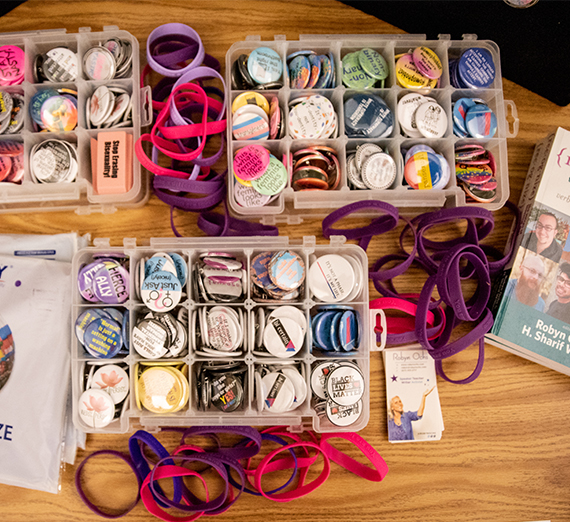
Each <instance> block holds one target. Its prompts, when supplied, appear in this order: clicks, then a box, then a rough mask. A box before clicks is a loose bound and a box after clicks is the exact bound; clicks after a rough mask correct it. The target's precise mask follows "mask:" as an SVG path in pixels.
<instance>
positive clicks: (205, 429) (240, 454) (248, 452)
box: [181, 426, 261, 460]
mask: <svg viewBox="0 0 570 522" xmlns="http://www.w3.org/2000/svg"><path fill="white" fill-rule="evenodd" d="M212 433H213V434H218V433H229V434H231V435H240V436H241V437H245V438H246V439H248V440H250V441H251V442H252V445H251V446H245V447H233V448H223V447H222V448H219V449H218V451H217V453H218V454H219V455H224V456H226V457H230V458H233V459H236V460H239V459H247V458H249V457H253V456H255V455H257V454H258V453H259V450H260V449H261V434H260V433H259V431H257V430H256V429H255V428H252V427H250V426H193V427H191V428H188V429H187V430H185V431H184V433H183V434H182V442H181V443H182V444H185V441H186V439H187V438H188V437H194V436H197V435H200V436H202V435H206V434H212Z"/></svg>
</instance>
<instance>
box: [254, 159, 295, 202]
mask: <svg viewBox="0 0 570 522" xmlns="http://www.w3.org/2000/svg"><path fill="white" fill-rule="evenodd" d="M288 179H289V176H288V174H287V169H286V168H285V166H284V165H283V163H281V162H280V161H279V160H278V159H277V158H276V157H275V156H273V155H271V156H270V158H269V164H268V165H267V169H266V170H265V172H264V173H263V175H262V176H260V177H259V178H256V179H253V180H251V185H252V187H253V188H254V189H255V190H256V191H257V192H259V193H260V194H262V195H265V196H275V195H276V194H279V193H280V192H281V191H282V190H283V189H284V188H285V187H286V186H287V181H288Z"/></svg>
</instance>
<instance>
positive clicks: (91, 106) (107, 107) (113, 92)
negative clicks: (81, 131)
mask: <svg viewBox="0 0 570 522" xmlns="http://www.w3.org/2000/svg"><path fill="white" fill-rule="evenodd" d="M85 120H86V123H87V128H88V129H91V128H96V129H99V128H103V129H108V128H111V127H112V128H118V127H132V125H133V99H132V97H131V95H130V94H129V92H128V91H127V90H126V89H124V88H123V87H121V86H118V85H109V86H106V85H101V86H99V87H97V89H95V92H93V94H92V95H91V96H90V97H89V98H87V102H86V103H85Z"/></svg>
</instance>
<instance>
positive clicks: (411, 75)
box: [396, 54, 430, 89]
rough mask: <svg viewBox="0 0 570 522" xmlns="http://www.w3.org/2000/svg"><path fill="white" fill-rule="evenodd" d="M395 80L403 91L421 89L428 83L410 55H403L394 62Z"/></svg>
mask: <svg viewBox="0 0 570 522" xmlns="http://www.w3.org/2000/svg"><path fill="white" fill-rule="evenodd" d="M396 80H397V81H398V83H399V84H400V85H401V86H402V87H404V89H421V88H423V87H426V86H427V84H428V83H429V81H430V80H429V78H426V77H425V76H424V75H422V74H421V73H420V72H419V71H418V68H417V67H416V65H415V64H414V60H413V58H412V55H411V54H405V55H404V56H402V57H401V58H400V59H399V60H398V61H397V62H396Z"/></svg>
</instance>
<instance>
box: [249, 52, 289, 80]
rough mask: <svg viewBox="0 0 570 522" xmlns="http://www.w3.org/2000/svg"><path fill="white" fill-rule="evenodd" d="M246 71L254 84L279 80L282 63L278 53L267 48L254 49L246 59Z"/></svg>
mask: <svg viewBox="0 0 570 522" xmlns="http://www.w3.org/2000/svg"><path fill="white" fill-rule="evenodd" d="M247 70H248V72H249V74H250V76H251V78H252V79H253V81H254V82H256V83H259V84H264V83H270V82H276V81H278V80H279V79H281V74H282V73H283V62H282V61H281V57H280V56H279V53H277V52H276V51H274V50H273V49H271V48H269V47H258V48H257V49H254V50H253V51H252V52H251V53H250V54H249V57H248V59H247Z"/></svg>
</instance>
